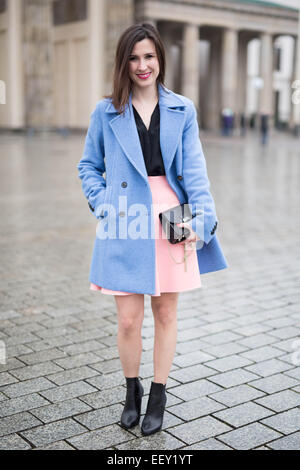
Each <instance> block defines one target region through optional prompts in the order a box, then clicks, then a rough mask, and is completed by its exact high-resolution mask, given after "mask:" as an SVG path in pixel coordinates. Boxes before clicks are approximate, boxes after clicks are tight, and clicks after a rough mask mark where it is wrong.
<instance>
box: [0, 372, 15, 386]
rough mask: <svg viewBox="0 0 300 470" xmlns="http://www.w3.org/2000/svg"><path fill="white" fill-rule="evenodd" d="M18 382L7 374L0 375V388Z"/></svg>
mask: <svg viewBox="0 0 300 470" xmlns="http://www.w3.org/2000/svg"><path fill="white" fill-rule="evenodd" d="M15 382H18V379H16V377H14V376H13V375H11V374H9V373H8V372H1V374H0V386H1V387H2V386H3V385H9V384H13V383H15Z"/></svg>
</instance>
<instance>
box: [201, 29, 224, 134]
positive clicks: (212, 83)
mask: <svg viewBox="0 0 300 470" xmlns="http://www.w3.org/2000/svg"><path fill="white" fill-rule="evenodd" d="M221 41H222V38H221V34H216V33H214V34H212V36H211V39H210V57H209V72H208V100H207V105H206V108H205V116H204V126H205V127H206V128H208V129H219V127H220V113H221V106H220V104H221V86H220V77H221V60H220V58H221V53H220V51H221Z"/></svg>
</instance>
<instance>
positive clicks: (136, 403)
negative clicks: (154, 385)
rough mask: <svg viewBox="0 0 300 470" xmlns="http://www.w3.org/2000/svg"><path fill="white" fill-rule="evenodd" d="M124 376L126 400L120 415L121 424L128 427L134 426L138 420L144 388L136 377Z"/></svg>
mask: <svg viewBox="0 0 300 470" xmlns="http://www.w3.org/2000/svg"><path fill="white" fill-rule="evenodd" d="M125 378H126V386H127V392H126V401H125V406H124V410H123V413H122V416H121V426H122V427H123V428H125V429H130V428H132V427H133V426H136V425H137V424H138V423H139V421H140V416H141V405H142V397H143V393H144V389H143V387H142V384H141V383H140V381H139V379H138V377H125Z"/></svg>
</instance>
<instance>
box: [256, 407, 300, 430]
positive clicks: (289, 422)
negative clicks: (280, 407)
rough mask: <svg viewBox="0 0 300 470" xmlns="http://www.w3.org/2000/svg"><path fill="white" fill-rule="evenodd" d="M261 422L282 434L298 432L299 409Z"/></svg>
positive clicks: (299, 423) (299, 421) (299, 428)
mask: <svg viewBox="0 0 300 470" xmlns="http://www.w3.org/2000/svg"><path fill="white" fill-rule="evenodd" d="M261 422H262V423H263V424H266V425H267V426H269V427H270V428H272V429H275V430H276V431H279V432H281V433H282V434H290V433H292V432H295V431H299V430H300V409H299V408H293V409H291V410H288V411H284V412H282V413H278V414H276V415H275V416H270V417H269V418H266V419H263V420H262V421H261Z"/></svg>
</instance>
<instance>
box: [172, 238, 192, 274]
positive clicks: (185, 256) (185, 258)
mask: <svg viewBox="0 0 300 470" xmlns="http://www.w3.org/2000/svg"><path fill="white" fill-rule="evenodd" d="M186 244H187V242H184V243H183V249H184V253H183V259H182V260H181V261H177V260H176V259H175V258H174V256H173V255H172V252H171V250H170V242H168V241H167V245H168V251H169V254H170V256H171V258H172V259H173V261H174V262H175V263H176V264H181V263H184V270H185V272H186V271H187V258H188V257H189V256H190V254H191V253H192V251H193V250H189V251H190V253H189V254H187V248H186Z"/></svg>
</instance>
